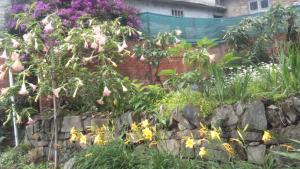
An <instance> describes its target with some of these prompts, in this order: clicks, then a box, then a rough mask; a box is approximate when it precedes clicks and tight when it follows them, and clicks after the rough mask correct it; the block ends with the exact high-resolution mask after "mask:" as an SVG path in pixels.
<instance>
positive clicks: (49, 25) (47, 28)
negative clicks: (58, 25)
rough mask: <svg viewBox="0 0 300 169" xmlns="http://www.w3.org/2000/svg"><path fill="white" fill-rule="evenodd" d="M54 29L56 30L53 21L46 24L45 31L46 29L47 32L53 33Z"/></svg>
mask: <svg viewBox="0 0 300 169" xmlns="http://www.w3.org/2000/svg"><path fill="white" fill-rule="evenodd" d="M53 30H54V28H53V26H52V23H51V22H50V23H48V24H47V25H46V26H45V28H44V31H45V33H52V32H53Z"/></svg>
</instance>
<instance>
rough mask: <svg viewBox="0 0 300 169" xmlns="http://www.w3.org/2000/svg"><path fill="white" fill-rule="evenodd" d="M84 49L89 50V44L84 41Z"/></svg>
mask: <svg viewBox="0 0 300 169" xmlns="http://www.w3.org/2000/svg"><path fill="white" fill-rule="evenodd" d="M84 48H85V49H88V48H89V43H88V42H87V41H84Z"/></svg>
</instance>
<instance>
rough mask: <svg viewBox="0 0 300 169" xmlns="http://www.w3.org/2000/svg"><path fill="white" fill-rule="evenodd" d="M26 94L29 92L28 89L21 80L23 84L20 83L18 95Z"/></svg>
mask: <svg viewBox="0 0 300 169" xmlns="http://www.w3.org/2000/svg"><path fill="white" fill-rule="evenodd" d="M28 94H29V92H28V90H27V89H26V85H25V83H24V82H23V84H22V86H21V89H20V90H19V95H23V96H25V95H28Z"/></svg>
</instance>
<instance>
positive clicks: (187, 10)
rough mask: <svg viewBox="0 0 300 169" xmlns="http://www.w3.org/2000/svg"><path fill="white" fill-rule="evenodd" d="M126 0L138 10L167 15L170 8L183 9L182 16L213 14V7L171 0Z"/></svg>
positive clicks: (207, 16)
mask: <svg viewBox="0 0 300 169" xmlns="http://www.w3.org/2000/svg"><path fill="white" fill-rule="evenodd" d="M210 1H211V0H210ZM126 2H127V4H129V5H131V6H133V7H135V8H137V9H139V10H140V12H152V13H157V14H162V15H169V16H172V9H178V10H183V12H184V17H197V18H212V17H213V14H214V11H213V9H210V8H207V7H200V6H197V7H195V6H187V5H176V4H172V3H171V2H157V1H155V2H153V1H151V0H144V1H142V0H126Z"/></svg>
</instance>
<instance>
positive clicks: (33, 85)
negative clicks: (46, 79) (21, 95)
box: [28, 83, 37, 91]
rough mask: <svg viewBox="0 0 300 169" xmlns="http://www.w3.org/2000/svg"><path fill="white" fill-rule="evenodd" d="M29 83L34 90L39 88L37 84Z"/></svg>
mask: <svg viewBox="0 0 300 169" xmlns="http://www.w3.org/2000/svg"><path fill="white" fill-rule="evenodd" d="M28 84H29V86H30V87H31V88H32V90H33V91H35V90H36V88H37V85H35V84H32V83H28Z"/></svg>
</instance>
